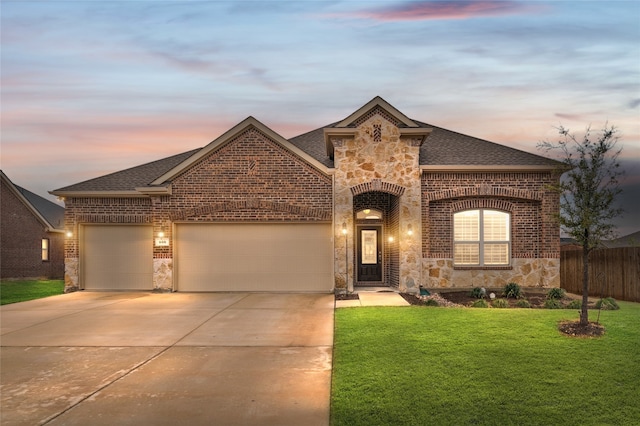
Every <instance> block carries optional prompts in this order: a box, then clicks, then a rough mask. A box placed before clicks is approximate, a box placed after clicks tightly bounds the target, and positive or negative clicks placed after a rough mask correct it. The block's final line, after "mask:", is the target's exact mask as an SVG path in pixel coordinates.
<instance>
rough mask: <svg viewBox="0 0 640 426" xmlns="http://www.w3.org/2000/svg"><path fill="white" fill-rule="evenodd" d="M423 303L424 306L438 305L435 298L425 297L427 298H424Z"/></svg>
mask: <svg viewBox="0 0 640 426" xmlns="http://www.w3.org/2000/svg"><path fill="white" fill-rule="evenodd" d="M424 305H425V306H440V304H439V303H438V301H437V300H435V299H427V300H425V302H424Z"/></svg>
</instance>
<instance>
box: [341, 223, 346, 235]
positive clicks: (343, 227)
mask: <svg viewBox="0 0 640 426" xmlns="http://www.w3.org/2000/svg"><path fill="white" fill-rule="evenodd" d="M342 235H347V223H346V222H342Z"/></svg>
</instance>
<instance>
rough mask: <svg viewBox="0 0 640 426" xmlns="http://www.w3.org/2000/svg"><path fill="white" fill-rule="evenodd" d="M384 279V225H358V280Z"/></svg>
mask: <svg viewBox="0 0 640 426" xmlns="http://www.w3.org/2000/svg"><path fill="white" fill-rule="evenodd" d="M381 281H382V227H381V226H363V227H358V282H381Z"/></svg>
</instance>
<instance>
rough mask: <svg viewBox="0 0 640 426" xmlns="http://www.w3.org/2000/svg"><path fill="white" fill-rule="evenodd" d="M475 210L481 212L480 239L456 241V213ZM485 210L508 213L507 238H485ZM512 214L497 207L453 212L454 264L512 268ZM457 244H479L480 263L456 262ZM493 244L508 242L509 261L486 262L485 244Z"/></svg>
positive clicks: (484, 267)
mask: <svg viewBox="0 0 640 426" xmlns="http://www.w3.org/2000/svg"><path fill="white" fill-rule="evenodd" d="M473 211H477V212H478V213H479V216H478V227H479V232H478V240H477V241H472V240H460V241H456V240H455V233H456V229H455V215H456V214H458V213H465V212H473ZM485 211H495V212H499V213H503V214H506V215H507V225H508V230H507V232H508V235H507V240H485V239H484V212H485ZM512 216H513V215H512V214H511V212H509V211H505V210H500V209H495V208H474V209H464V210H459V211H456V212H454V213H453V215H452V217H451V229H452V235H451V238H452V253H451V254H452V258H453V266H454V268H456V269H511V268H512V265H511V250H512V244H513V232H512V229H513V226H512V223H511V220H512ZM457 244H477V245H478V260H479V263H456V261H455V259H456V256H455V254H456V245H457ZM491 244H506V245H507V263H501V264H486V263H485V262H484V257H485V256H484V254H485V245H491Z"/></svg>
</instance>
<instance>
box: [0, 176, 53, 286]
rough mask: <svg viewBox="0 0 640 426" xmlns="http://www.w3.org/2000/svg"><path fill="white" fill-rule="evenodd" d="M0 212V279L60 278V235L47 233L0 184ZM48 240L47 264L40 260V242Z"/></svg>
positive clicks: (5, 187) (34, 217)
mask: <svg viewBox="0 0 640 426" xmlns="http://www.w3.org/2000/svg"><path fill="white" fill-rule="evenodd" d="M0 200H2V201H1V202H2V207H1V208H0V214H1V215H2V216H1V219H0V224H1V229H0V251H1V255H0V276H1V277H2V278H27V277H29V278H50V279H59V278H62V277H63V276H64V234H62V233H57V232H55V233H54V232H48V231H47V229H46V227H45V226H44V225H43V224H42V222H40V220H38V218H36V216H34V214H33V212H32V211H31V210H30V209H29V208H28V207H27V206H25V205H24V204H23V203H22V201H20V199H18V197H16V195H15V194H14V193H13V191H11V189H9V188H8V187H7V186H6V184H5V183H4V181H3V182H2V193H1V198H0ZM43 238H48V239H49V261H43V260H42V239H43Z"/></svg>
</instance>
